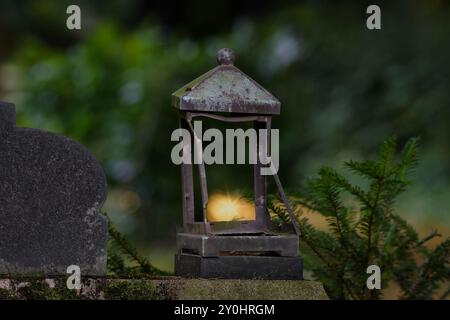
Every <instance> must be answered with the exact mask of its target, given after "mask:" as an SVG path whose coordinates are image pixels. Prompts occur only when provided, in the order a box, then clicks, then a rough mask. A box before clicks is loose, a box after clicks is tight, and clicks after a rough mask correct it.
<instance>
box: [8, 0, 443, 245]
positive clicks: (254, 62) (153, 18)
mask: <svg viewBox="0 0 450 320" xmlns="http://www.w3.org/2000/svg"><path fill="white" fill-rule="evenodd" d="M47 2H48V1H47ZM63 3H64V2H63ZM118 3H120V5H118ZM127 3H128V2H127ZM137 3H138V2H136V1H130V4H129V5H126V4H125V2H120V1H113V2H112V5H111V6H110V7H108V8H109V9H107V8H105V9H104V10H103V11H101V12H103V13H104V15H103V16H98V15H97V16H95V15H92V14H90V12H91V11H89V8H97V9H98V7H99V4H92V5H87V9H86V10H88V12H87V13H86V14H85V17H86V23H87V24H86V28H85V29H83V31H82V32H80V33H73V32H69V31H67V30H66V29H65V21H64V18H65V15H64V14H63V15H62V16H60V14H61V13H60V12H59V11H58V10H56V9H55V12H56V11H57V13H52V12H53V11H52V10H50V5H47V6H46V5H45V4H42V7H39V8H40V11H39V10H38V11H33V10H31V8H33V7H34V6H35V5H32V1H28V2H25V4H22V5H21V6H19V7H17V6H18V5H12V4H9V5H8V6H7V5H6V4H2V6H3V8H9V10H10V11H4V10H3V15H4V14H5V12H11V14H12V13H14V14H15V15H13V16H16V17H23V18H24V21H25V20H26V18H27V17H29V14H31V13H30V12H34V13H35V18H36V15H38V14H39V12H41V13H42V12H44V13H42V14H44V16H45V17H48V16H52V15H54V16H55V18H54V19H53V20H52V19H47V20H45V21H47V22H48V21H50V22H48V23H49V25H51V26H53V27H52V28H50V29H49V30H52V32H55V33H57V34H58V35H59V36H57V37H56V38H52V39H53V41H51V43H49V41H47V40H46V39H47V38H48V37H49V36H48V34H47V33H45V32H44V31H45V30H44V31H42V30H40V33H32V32H31V31H30V32H29V33H27V32H25V35H22V36H21V37H20V43H19V44H16V45H15V49H16V50H15V51H14V52H13V53H12V52H8V54H6V55H7V56H8V60H7V61H4V63H3V64H7V65H12V66H13V70H16V73H17V75H18V81H17V86H16V87H15V88H14V90H12V92H8V94H7V95H6V94H5V93H3V94H2V95H3V99H8V100H10V101H12V102H15V103H16V105H17V111H18V124H19V125H21V126H31V127H37V128H43V129H47V130H51V131H55V132H59V133H63V134H65V135H67V136H69V137H72V138H74V139H76V140H79V141H80V142H82V143H83V144H85V145H86V146H87V147H88V148H90V150H92V151H93V153H94V154H95V155H96V157H97V158H98V159H99V161H100V162H101V164H102V165H103V166H104V168H105V171H106V173H107V176H108V181H109V184H110V192H111V194H110V197H109V199H110V200H109V201H113V203H108V204H107V211H108V213H109V214H110V216H111V218H112V219H113V220H114V221H115V222H117V224H118V227H119V229H121V230H122V231H124V232H125V233H126V234H128V235H130V236H132V237H133V238H134V240H136V239H139V240H155V239H161V238H171V237H173V236H174V234H175V226H176V225H178V224H180V221H181V199H180V177H179V168H178V167H176V166H174V165H172V164H171V161H170V150H171V148H172V146H173V143H171V142H170V134H171V132H172V130H173V129H174V128H176V127H177V126H178V120H177V114H176V112H175V110H173V108H172V107H171V105H170V95H171V93H172V92H173V91H175V90H176V89H178V88H179V87H181V86H182V85H183V84H185V83H187V82H189V81H190V80H192V79H194V78H195V77H197V76H198V75H200V74H201V73H203V72H206V71H207V70H209V69H210V68H212V67H213V66H214V65H215V54H216V52H217V50H218V49H219V48H221V47H231V48H233V49H234V50H235V51H236V54H237V60H236V65H237V66H238V67H239V68H241V69H242V70H243V71H244V72H246V73H247V74H248V75H250V76H251V77H252V78H254V79H256V80H257V81H258V82H259V83H261V84H262V85H263V86H264V87H266V88H267V89H268V90H269V91H271V92H272V93H273V94H274V95H275V96H276V97H278V98H279V99H280V100H281V102H282V112H281V115H280V116H279V117H277V118H276V119H275V120H274V127H276V128H280V133H281V137H280V138H281V149H280V156H281V163H280V168H281V169H280V176H281V179H282V180H283V183H284V185H285V186H286V187H287V188H288V189H290V190H291V191H294V190H296V188H297V187H298V186H299V184H300V182H301V181H303V180H304V179H305V178H306V177H307V176H309V175H311V174H313V173H314V172H316V171H317V169H318V168H319V167H320V166H321V165H324V164H326V165H335V164H336V163H338V162H340V160H341V159H350V158H351V159H358V158H362V157H366V156H370V155H373V154H374V153H375V152H376V149H377V145H378V144H379V143H380V142H381V141H382V140H383V139H384V138H385V137H386V136H388V135H391V134H395V135H397V136H398V137H399V141H400V143H402V142H404V141H405V139H406V138H407V137H410V136H421V138H422V142H423V146H424V150H423V161H422V162H421V166H420V167H419V169H418V179H417V183H416V185H415V187H414V189H412V191H411V192H410V193H409V195H405V196H404V198H402V199H401V201H400V211H401V212H400V213H403V212H405V213H406V212H407V213H408V214H409V215H411V216H414V217H415V218H416V219H417V220H418V221H419V222H420V223H422V224H423V223H428V221H429V220H430V219H431V220H432V221H442V222H440V226H441V227H442V228H444V232H445V229H446V231H447V232H448V229H449V225H450V217H449V215H448V208H449V206H450V198H449V197H448V194H449V192H450V186H449V180H448V178H449V172H450V164H449V162H448V159H449V156H450V148H449V147H448V139H449V138H450V127H449V126H448V124H447V122H448V119H450V108H449V107H448V106H449V102H450V101H449V92H448V88H449V87H450V83H449V82H450V64H449V62H448V57H449V56H450V42H449V41H448V35H449V34H450V19H448V17H449V13H450V9H449V6H448V5H447V4H445V3H443V2H439V1H415V2H414V4H411V5H410V2H408V1H399V2H396V3H395V4H385V5H383V7H382V30H381V31H369V30H367V29H366V27H365V18H366V14H365V7H366V6H365V5H364V3H361V4H357V5H355V4H354V3H350V2H347V1H338V2H336V3H335V4H331V3H328V2H306V3H303V4H302V3H298V4H297V3H292V2H288V3H285V4H283V5H281V4H280V5H273V6H272V7H270V10H266V11H263V12H260V11H257V10H256V9H255V12H259V13H258V14H253V13H252V12H251V10H247V11H245V12H240V11H239V10H238V9H236V13H235V14H234V15H230V12H233V10H232V9H230V8H231V7H230V8H228V9H229V10H224V11H223V12H224V13H222V14H221V12H220V10H217V11H212V10H214V9H213V8H212V7H211V6H212V4H209V5H207V2H201V3H203V4H205V5H204V6H203V7H202V6H201V5H199V4H197V6H198V7H199V8H200V7H201V8H202V9H201V10H200V9H199V8H198V9H196V10H195V14H193V13H192V10H191V11H189V12H186V13H184V15H185V16H189V15H190V14H192V15H191V16H189V17H190V19H187V18H186V17H185V19H184V20H183V18H180V21H187V22H186V23H187V25H183V24H180V22H179V23H178V24H177V23H175V22H174V26H173V27H172V28H169V29H168V28H167V24H166V23H165V22H164V21H161V19H160V18H161V17H159V18H158V13H157V12H156V13H155V12H153V13H152V14H150V13H149V14H148V15H147V16H146V15H144V14H143V13H139V14H137V13H136V12H137V11H138V9H139V8H140V7H139V6H138V5H137ZM139 3H140V2H139ZM113 4H114V5H113ZM192 6H193V7H194V8H196V6H195V5H192ZM60 7H61V8H62V9H64V6H63V5H58V8H60ZM24 8H27V9H26V10H25V9H24ZM114 8H115V9H114ZM117 8H123V9H120V10H119V9H117ZM44 9H45V10H44ZM5 10H6V9H5ZM49 10H50V11H49ZM98 10H99V9H98ZM175 11H176V12H175V13H174V16H175V18H174V19H173V20H176V17H179V16H180V15H181V16H182V17H184V16H183V14H181V13H180V12H179V11H177V10H175ZM25 12H28V13H25ZM63 12H64V11H63ZM92 12H95V10H94V11H92ZM133 12H134V13H133ZM199 12H200V13H201V14H200V13H199ZM209 12H214V14H209ZM205 13H206V14H205ZM94 16H95V17H96V20H95V21H94V22H92V19H93V18H92V17H94ZM165 16H166V15H164V17H165ZM167 16H170V15H167ZM204 16H208V18H206V17H205V18H202V17H204ZM216 16H217V21H218V23H217V24H220V23H219V22H223V21H226V22H227V23H226V24H223V25H222V26H220V27H219V26H217V25H215V24H214V21H211V20H213V19H212V17H216ZM89 17H90V18H89ZM130 17H135V18H136V19H137V20H134V19H131V18H130ZM114 18H117V19H116V20H115V19H114ZM36 19H37V18H36ZM130 19H131V20H133V21H132V22H130ZM202 19H205V20H202ZM173 20H171V21H172V22H173ZM194 20H195V21H196V22H193V21H194ZM39 21H41V20H39ZM39 21H38V20H33V19H31V18H30V20H26V22H24V24H25V25H26V24H27V23H28V24H33V23H34V24H37V23H38V22H39ZM1 23H2V24H3V25H4V26H5V28H6V27H7V28H9V29H3V30H11V32H12V33H11V34H12V35H14V34H21V32H20V28H25V27H24V26H23V24H20V26H19V24H17V20H15V19H11V18H8V19H6V18H5V19H4V20H2V22H1ZM190 23H192V25H195V27H192V28H190V27H191V24H190ZM14 25H17V26H16V27H17V28H16V27H14ZM55 25H60V27H59V28H60V29H59V28H56V27H55ZM208 26H210V28H209V29H208ZM38 28H39V29H42V28H44V27H43V26H41V27H38ZM13 30H15V33H14V32H13ZM18 30H19V31H18ZM26 30H27V31H28V30H31V29H26ZM53 30H54V31H53ZM199 30H201V32H200V31H199ZM7 34H8V35H10V33H5V34H2V35H3V36H6V35H7ZM43 34H44V35H43ZM55 39H56V40H55ZM61 39H62V40H61ZM1 51H2V55H3V56H5V52H6V51H7V50H5V49H3V50H1ZM3 78H4V77H3ZM7 78H8V79H9V78H10V77H7ZM0 86H1V84H0ZM0 90H1V89H0ZM244 171H245V170H244V167H242V168H240V167H239V168H236V174H235V175H229V174H219V175H217V174H216V175H215V174H212V175H209V178H211V180H209V182H210V183H211V185H221V184H224V185H227V184H230V185H231V184H235V185H236V187H239V188H243V187H245V186H243V185H241V184H240V181H236V180H240V178H239V177H241V176H242V175H243V174H245V173H244ZM207 173H208V172H207ZM247 187H248V188H251V185H248V186H247ZM274 190H275V189H274V188H273V186H270V188H269V191H274ZM111 199H112V200H111Z"/></svg>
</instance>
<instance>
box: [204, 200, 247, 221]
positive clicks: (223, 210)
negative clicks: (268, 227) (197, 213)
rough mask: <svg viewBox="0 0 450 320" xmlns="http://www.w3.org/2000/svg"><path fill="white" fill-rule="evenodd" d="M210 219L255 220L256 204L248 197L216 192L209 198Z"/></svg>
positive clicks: (208, 210) (208, 211)
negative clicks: (248, 199) (247, 198)
mask: <svg viewBox="0 0 450 320" xmlns="http://www.w3.org/2000/svg"><path fill="white" fill-rule="evenodd" d="M207 213H208V221H211V222H214V221H239V220H255V206H254V205H253V204H252V203H250V202H249V201H247V200H246V199H244V198H242V197H240V196H236V195H230V194H222V193H216V194H213V195H212V196H211V197H210V198H209V202H208V207H207Z"/></svg>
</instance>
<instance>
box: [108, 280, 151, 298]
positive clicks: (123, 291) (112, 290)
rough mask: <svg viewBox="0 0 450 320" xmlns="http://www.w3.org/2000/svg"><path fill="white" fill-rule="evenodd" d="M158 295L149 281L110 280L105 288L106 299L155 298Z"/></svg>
mask: <svg viewBox="0 0 450 320" xmlns="http://www.w3.org/2000/svg"><path fill="white" fill-rule="evenodd" d="M159 298H160V296H159V294H158V291H157V290H156V288H155V286H154V285H153V283H152V282H151V281H145V280H110V281H109V284H108V285H107V287H106V288H105V299H107V300H155V299H156V300H157V299H159Z"/></svg>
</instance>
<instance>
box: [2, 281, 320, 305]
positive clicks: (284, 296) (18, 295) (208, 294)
mask: <svg viewBox="0 0 450 320" xmlns="http://www.w3.org/2000/svg"><path fill="white" fill-rule="evenodd" d="M3 299H27V300H36V299H39V300H50V299H51V300H69V299H70V300H72V299H83V300H85V299H91V300H104V299H106V300H154V299H158V300H328V296H327V294H326V292H325V290H324V289H323V286H322V284H321V283H320V282H316V281H306V280H223V279H185V278H177V277H165V278H161V279H107V278H82V282H81V289H80V290H78V291H77V290H69V289H67V286H66V279H65V278H64V277H59V278H46V279H8V278H5V279H1V278H0V300H3Z"/></svg>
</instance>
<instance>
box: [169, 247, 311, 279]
mask: <svg viewBox="0 0 450 320" xmlns="http://www.w3.org/2000/svg"><path fill="white" fill-rule="evenodd" d="M175 274H176V275H177V276H183V277H196V278H219V279H266V280H302V279H303V261H302V260H301V258H300V257H275V256H219V257H208V258H206V257H201V256H199V255H194V254H185V253H181V254H176V255H175Z"/></svg>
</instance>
